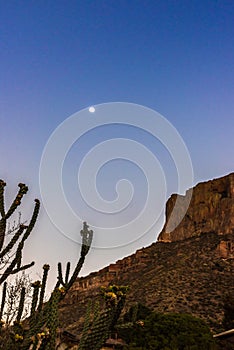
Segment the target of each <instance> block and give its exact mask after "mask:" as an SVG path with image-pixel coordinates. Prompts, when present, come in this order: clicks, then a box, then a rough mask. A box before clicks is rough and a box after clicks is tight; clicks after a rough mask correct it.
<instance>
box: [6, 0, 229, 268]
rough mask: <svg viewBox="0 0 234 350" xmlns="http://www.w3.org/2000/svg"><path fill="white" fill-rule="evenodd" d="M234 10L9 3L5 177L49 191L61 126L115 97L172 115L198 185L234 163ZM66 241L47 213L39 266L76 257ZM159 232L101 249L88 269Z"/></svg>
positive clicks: (35, 193) (214, 5) (167, 4)
mask: <svg viewBox="0 0 234 350" xmlns="http://www.w3.org/2000/svg"><path fill="white" fill-rule="evenodd" d="M233 18H234V3H233V1H213V0H212V1H207V0H205V1H121V0H120V1H111V0H110V1H102V0H100V1H69V2H66V1H54V2H53V1H11V0H10V1H3V0H1V1H0V64H1V78H0V105H1V110H0V121H1V127H0V146H1V147H0V155H1V168H0V172H1V174H0V176H1V177H2V178H4V179H5V180H6V181H7V183H8V184H9V189H8V190H9V193H10V194H12V193H14V187H15V186H16V184H17V183H18V182H19V181H24V182H26V183H27V184H28V185H29V186H30V196H31V197H29V202H30V200H31V199H30V198H35V197H40V193H39V185H38V169H39V164H40V158H41V154H42V151H43V148H44V146H45V143H46V141H47V139H48V138H49V136H50V134H51V133H52V132H53V130H54V129H55V128H56V127H57V126H58V125H59V124H60V123H61V122H62V121H63V120H65V119H66V118H67V117H68V116H70V115H71V114H73V113H75V112H77V111H79V110H80V109H82V108H85V107H88V106H90V105H95V104H100V103H104V102H112V101H123V102H132V103H137V104H141V105H145V106H147V107H150V108H152V109H155V110H157V111H158V112H159V113H161V114H162V115H164V117H166V118H167V119H168V120H169V121H170V122H171V123H172V124H173V125H174V126H175V127H176V128H177V130H178V131H179V133H180V134H181V136H182V137H183V139H184V141H185V142H186V145H187V147H188V149H189V152H190V155H191V158H192V161H193V166H194V177H195V183H197V182H199V181H203V180H207V179H210V178H214V177H219V176H221V175H224V174H227V173H229V172H231V171H233V149H234V141H233V131H234V121H233V120H234V119H233V110H234V99H233V96H234V83H233V82H234V40H233V38H234V26H233ZM146 142H147V140H146ZM29 207H30V205H29ZM45 231H47V232H45ZM55 237H56V238H55ZM58 237H59V235H58V234H57V235H56V233H55V232H54V231H53V228H52V227H50V224H49V221H48V219H47V218H46V215H45V213H44V212H43V209H42V211H41V218H40V222H39V223H38V227H37V230H36V232H35V236H34V238H32V239H31V241H30V247H29V248H28V249H29V250H28V253H27V254H28V255H29V254H31V253H32V254H33V255H35V259H36V260H37V261H38V264H39V265H40V264H42V263H43V262H46V261H48V262H51V263H53V264H55V261H57V260H59V259H60V258H61V259H62V260H63V259H64V260H68V259H71V260H72V261H74V260H75V254H76V250H77V247H76V245H74V244H73V243H72V242H69V241H68V240H66V239H64V240H63V241H61V237H60V238H58ZM153 237H154V236H153V235H152V237H151V238H149V239H148V242H143V243H142V242H139V246H134V247H130V248H129V250H127V249H126V250H123V249H122V250H119V251H118V250H117V251H116V252H113V251H112V252H111V253H106V252H100V251H99V252H97V251H95V250H94V251H93V252H92V253H91V254H90V257H89V260H88V261H87V266H86V268H85V269H84V272H89V271H92V270H95V269H97V268H99V267H100V266H104V265H105V264H107V263H109V262H110V261H115V260H116V259H118V258H120V257H122V256H124V255H126V254H130V253H131V252H132V251H134V250H135V249H137V248H140V246H141V245H142V244H145V245H146V244H147V243H148V244H149V243H150V241H153ZM55 239H56V243H54V240H55ZM52 244H53V254H51V250H49V249H47V248H48V247H51V245H52ZM61 245H62V246H63V250H62V249H61ZM64 247H65V248H64ZM62 251H63V253H62ZM39 269H40V268H39V267H38V270H39Z"/></svg>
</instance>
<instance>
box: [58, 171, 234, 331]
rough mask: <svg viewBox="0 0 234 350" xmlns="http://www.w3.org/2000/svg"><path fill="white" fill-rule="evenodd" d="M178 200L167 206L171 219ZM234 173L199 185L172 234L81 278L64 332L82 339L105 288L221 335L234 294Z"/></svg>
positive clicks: (65, 309)
mask: <svg viewBox="0 0 234 350" xmlns="http://www.w3.org/2000/svg"><path fill="white" fill-rule="evenodd" d="M174 200H175V196H174V195H173V196H172V197H171V198H170V199H169V201H168V203H167V210H166V214H167V218H166V221H167V220H168V217H169V215H170V210H171V208H172V203H173V201H174ZM233 209H234V174H230V175H228V176H225V177H223V178H220V179H216V180H212V181H208V182H206V183H201V184H198V185H197V186H196V187H195V188H194V191H193V196H192V201H191V203H190V207H189V209H188V212H187V215H186V216H185V218H184V219H183V220H182V222H181V224H180V225H179V227H178V228H176V229H175V230H174V231H173V232H171V233H170V234H169V235H168V233H167V234H166V233H165V230H164V229H163V230H162V233H161V234H160V235H159V241H158V242H156V243H153V244H152V245H151V246H149V247H147V248H143V249H140V250H138V251H137V252H136V253H135V254H133V255H131V256H129V257H126V258H124V259H122V260H119V261H117V262H116V263H115V264H111V265H109V266H107V267H106V268H104V269H102V270H100V271H98V272H94V273H92V274H90V275H89V276H87V277H82V278H79V279H78V280H77V281H76V282H75V284H74V285H73V287H72V289H71V291H70V292H69V294H68V295H67V296H66V298H65V300H64V302H63V304H62V305H61V308H60V317H61V322H62V324H63V327H65V328H66V329H67V330H69V331H71V332H73V333H76V334H78V333H79V331H80V325H81V323H82V320H83V317H84V315H85V310H86V307H87V302H88V300H89V299H92V300H94V299H97V298H98V297H99V290H100V287H101V286H107V285H109V284H125V285H129V286H130V291H129V293H128V299H127V306H128V307H129V306H130V305H131V304H132V303H135V302H141V303H143V304H145V305H147V306H149V307H151V308H152V309H154V310H156V311H158V312H171V311H173V312H186V313H191V314H193V315H195V316H198V317H201V318H203V319H204V320H205V321H206V322H207V323H208V324H209V326H210V327H211V328H212V329H213V330H214V331H219V330H222V327H221V320H222V317H223V307H222V301H223V296H224V295H225V294H226V293H227V292H228V293H232V294H233V293H234V222H233V217H234V216H233Z"/></svg>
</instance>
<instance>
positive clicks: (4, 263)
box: [0, 180, 40, 285]
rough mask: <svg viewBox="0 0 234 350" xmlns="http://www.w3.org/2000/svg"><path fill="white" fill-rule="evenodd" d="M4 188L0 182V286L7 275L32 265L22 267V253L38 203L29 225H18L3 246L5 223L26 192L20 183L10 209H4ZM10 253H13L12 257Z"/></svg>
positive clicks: (36, 214) (34, 221)
mask: <svg viewBox="0 0 234 350" xmlns="http://www.w3.org/2000/svg"><path fill="white" fill-rule="evenodd" d="M5 186H6V183H5V182H4V181H3V180H0V214H1V219H0V268H1V269H2V270H3V271H2V272H1V276H0V285H1V284H2V283H3V282H4V281H5V280H6V279H7V278H8V277H9V275H12V274H15V273H17V272H19V271H22V270H25V269H27V268H29V267H31V266H33V265H34V262H31V263H30V264H27V265H22V251H23V248H24V244H25V241H26V239H27V238H28V237H29V235H30V233H31V232H32V229H33V228H34V226H35V223H36V220H37V217H38V213H39V209H40V201H39V200H38V199H35V206H34V211H33V214H32V217H31V220H30V222H29V225H24V224H20V225H19V226H18V227H17V228H16V229H15V230H13V237H12V238H11V240H10V242H9V243H8V244H6V246H4V243H5V239H6V235H7V231H8V230H7V222H8V220H9V219H10V218H11V217H12V215H13V214H14V212H15V211H16V209H17V208H18V207H19V206H20V204H21V200H22V198H23V197H24V195H25V194H26V193H27V192H28V187H27V186H26V185H25V184H23V183H20V184H19V185H18V186H19V190H18V193H17V195H16V196H15V199H14V200H13V202H12V204H11V205H10V208H9V209H8V210H6V209H5V192H4V191H5ZM12 253H14V254H13V255H12ZM9 255H12V256H13V257H12V259H9Z"/></svg>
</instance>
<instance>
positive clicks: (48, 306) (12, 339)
mask: <svg viewBox="0 0 234 350" xmlns="http://www.w3.org/2000/svg"><path fill="white" fill-rule="evenodd" d="M5 186H6V183H5V182H4V181H2V180H0V215H1V219H0V263H2V265H3V267H4V269H3V273H2V274H1V276H0V285H1V284H2V283H3V282H4V286H3V292H2V302H1V309H0V316H1V317H2V315H3V310H4V304H5V300H6V290H7V284H6V282H5V281H6V279H7V278H8V277H9V275H12V274H15V273H17V272H19V271H22V270H25V269H27V268H29V267H31V266H32V265H34V262H32V263H30V264H28V265H22V252H23V248H24V244H25V241H26V239H27V238H28V237H29V235H30V233H31V232H32V229H33V228H34V226H35V223H36V220H37V217H38V213H39V209H40V202H39V200H38V199H36V200H35V207H34V211H33V214H32V217H31V220H30V222H29V225H28V226H26V225H24V224H20V223H19V225H17V226H16V227H13V230H11V233H13V236H12V238H11V240H10V241H9V243H8V244H6V245H5V246H4V243H5V237H6V234H7V232H9V230H7V220H8V219H9V218H11V216H12V214H13V213H14V212H15V211H16V209H17V208H18V207H19V205H20V204H21V200H22V198H23V196H24V195H25V194H26V193H27V191H28V187H27V186H26V185H25V184H22V183H20V184H19V185H18V186H19V191H18V193H17V195H16V197H15V199H14V200H13V202H12V204H11V206H10V208H9V209H8V210H7V211H6V210H5V204H4V189H5ZM80 233H81V236H82V246H81V252H80V258H79V260H78V262H77V264H76V267H75V269H74V271H73V273H72V274H71V276H70V270H71V265H70V262H68V263H67V265H66V271H65V274H64V277H63V270H62V265H61V263H58V276H57V283H56V285H55V287H54V289H53V291H52V293H51V295H50V298H49V300H48V302H47V303H45V304H44V295H45V288H46V282H47V277H48V272H49V268H50V267H49V265H44V266H43V278H42V281H36V282H34V283H33V284H32V286H33V297H32V302H31V311H30V316H29V318H28V319H27V320H24V321H21V318H22V315H23V309H24V301H25V288H24V287H23V288H22V290H21V294H20V301H19V307H18V312H17V315H16V320H15V322H14V324H13V325H12V326H9V327H8V328H6V327H5V328H4V326H3V323H1V327H0V349H4V350H12V349H19V350H54V349H55V347H56V337H57V327H58V324H59V323H58V307H59V302H60V301H61V300H62V299H63V298H64V297H65V295H66V294H67V292H68V291H69V289H70V288H71V286H72V285H73V283H74V282H75V280H76V279H77V277H78V274H79V272H80V270H81V268H82V266H83V264H84V262H85V258H86V256H87V254H88V252H89V249H90V246H91V243H92V239H93V231H92V230H89V226H88V225H87V223H86V222H84V224H83V229H82V230H81V232H80ZM9 256H12V258H11V259H9ZM102 294H103V296H104V298H105V301H106V307H105V309H104V310H102V311H100V310H99V305H98V304H95V306H94V311H93V312H92V307H91V304H90V305H89V306H88V311H87V315H86V321H85V325H84V330H83V334H82V339H81V342H80V344H79V350H90V349H92V350H99V349H100V348H101V346H102V345H103V343H104V342H105V340H106V338H107V337H108V335H109V332H110V331H111V329H112V328H113V326H114V324H115V323H116V321H117V319H118V317H119V315H120V312H121V310H122V308H123V305H124V301H125V296H126V287H117V286H111V287H108V288H107V289H103V290H102ZM91 313H92V317H91ZM2 346H3V347H2Z"/></svg>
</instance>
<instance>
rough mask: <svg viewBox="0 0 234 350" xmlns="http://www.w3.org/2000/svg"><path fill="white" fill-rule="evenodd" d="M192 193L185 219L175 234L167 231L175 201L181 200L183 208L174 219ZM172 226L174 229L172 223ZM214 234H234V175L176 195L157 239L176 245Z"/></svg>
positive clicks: (202, 184) (172, 197) (172, 198)
mask: <svg viewBox="0 0 234 350" xmlns="http://www.w3.org/2000/svg"><path fill="white" fill-rule="evenodd" d="M191 191H192V197H191V201H190V205H189V208H188V210H187V212H186V214H185V216H184V218H183V220H182V221H181V222H180V224H179V225H178V226H177V227H176V228H175V229H174V230H173V231H172V232H167V227H168V226H167V224H168V221H169V218H170V216H171V213H172V210H173V207H174V205H175V201H176V198H177V197H179V198H178V199H179V203H180V206H179V208H178V210H177V213H175V217H174V218H175V220H176V217H177V216H178V217H179V216H180V214H181V212H184V211H183V207H184V206H185V205H186V202H187V198H188V197H189V195H190V193H191ZM172 221H173V220H172ZM171 224H172V226H173V222H172V223H171ZM211 231H214V232H216V233H218V234H226V233H232V232H234V173H232V174H230V175H227V176H224V177H222V178H219V179H215V180H211V181H207V182H203V183H199V184H198V185H197V186H196V187H194V188H193V189H192V190H188V191H187V192H186V195H185V196H178V195H175V194H173V195H172V196H171V198H170V199H169V200H168V202H167V205H166V223H165V225H164V228H163V230H162V232H161V233H160V235H159V238H158V240H159V241H161V242H175V241H179V240H183V239H185V238H189V237H192V236H199V235H200V234H201V233H202V232H211Z"/></svg>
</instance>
